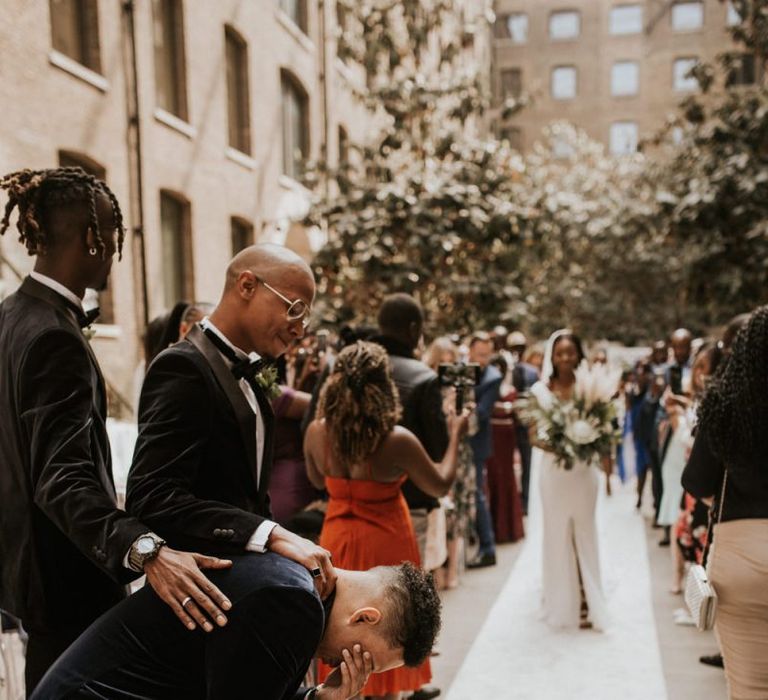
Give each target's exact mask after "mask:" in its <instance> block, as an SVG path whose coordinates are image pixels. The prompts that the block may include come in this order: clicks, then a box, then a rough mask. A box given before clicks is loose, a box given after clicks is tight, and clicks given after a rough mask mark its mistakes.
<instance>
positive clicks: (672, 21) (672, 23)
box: [669, 0, 706, 34]
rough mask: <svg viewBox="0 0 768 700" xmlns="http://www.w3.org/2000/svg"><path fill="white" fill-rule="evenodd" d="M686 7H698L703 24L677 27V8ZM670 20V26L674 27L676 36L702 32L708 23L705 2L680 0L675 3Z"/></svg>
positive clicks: (670, 13)
mask: <svg viewBox="0 0 768 700" xmlns="http://www.w3.org/2000/svg"><path fill="white" fill-rule="evenodd" d="M686 5H691V6H693V5H696V6H698V7H699V8H700V9H701V23H700V24H698V25H696V26H695V27H694V26H689V27H686V26H675V14H676V13H675V8H679V7H683V6H686ZM669 18H670V26H671V27H672V31H673V32H674V33H675V34H685V33H689V32H698V31H701V30H702V29H703V28H704V24H705V23H706V8H705V7H704V2H703V1H702V0H678V1H677V2H675V3H674V4H673V5H672V7H671V8H670V12H669Z"/></svg>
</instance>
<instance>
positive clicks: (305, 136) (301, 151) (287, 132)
mask: <svg viewBox="0 0 768 700" xmlns="http://www.w3.org/2000/svg"><path fill="white" fill-rule="evenodd" d="M280 82H281V87H282V102H283V173H284V174H285V175H288V177H292V178H293V179H294V180H298V179H300V178H301V176H302V175H303V174H304V163H305V161H306V160H307V158H308V157H309V99H308V98H307V93H306V92H304V89H303V88H302V87H301V84H300V83H299V82H298V80H296V78H294V77H293V76H292V75H291V74H290V73H288V72H287V71H281V74H280Z"/></svg>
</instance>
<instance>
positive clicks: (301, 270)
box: [210, 243, 315, 358]
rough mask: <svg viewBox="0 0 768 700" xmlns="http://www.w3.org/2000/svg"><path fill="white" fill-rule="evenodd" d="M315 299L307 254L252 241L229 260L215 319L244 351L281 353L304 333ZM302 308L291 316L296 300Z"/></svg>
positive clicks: (215, 322) (228, 336)
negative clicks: (300, 254) (305, 255)
mask: <svg viewBox="0 0 768 700" xmlns="http://www.w3.org/2000/svg"><path fill="white" fill-rule="evenodd" d="M314 299H315V279H314V277H313V276H312V270H311V269H310V267H309V265H307V263H306V262H304V260H303V259H302V258H301V257H300V256H298V255H297V254H296V253H294V252H293V251H292V250H289V249H288V248H284V247H283V246H279V245H274V244H271V243H260V244H258V245H253V246H250V247H249V248H246V249H245V250H243V251H242V252H240V253H238V254H237V255H236V256H235V257H234V258H233V259H232V262H230V263H229V267H228V268H227V278H226V281H225V284H224V293H223V294H222V296H221V300H220V301H219V304H218V306H217V307H216V309H215V310H214V311H213V313H212V314H211V316H210V318H211V321H212V322H213V324H214V325H215V326H216V327H217V328H218V329H219V330H220V331H221V332H222V333H224V335H225V336H226V337H227V338H228V339H229V341H230V342H231V343H233V344H234V345H236V346H237V347H238V348H240V349H241V350H244V351H245V352H257V353H258V354H259V355H261V356H263V357H271V358H277V357H279V356H280V355H282V354H283V353H284V352H285V351H286V350H287V349H288V347H290V345H291V343H293V342H295V341H296V340H298V339H299V338H301V337H303V335H304V329H305V325H304V322H305V320H306V319H308V318H309V314H310V313H311V308H312V302H313V301H314ZM298 302H301V304H299V306H300V307H301V306H302V305H303V309H304V311H301V310H300V311H299V316H293V317H292V316H291V315H290V311H291V309H293V308H294V306H295V304H297V303H298Z"/></svg>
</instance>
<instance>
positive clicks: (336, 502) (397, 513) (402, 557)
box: [318, 476, 432, 695]
mask: <svg viewBox="0 0 768 700" xmlns="http://www.w3.org/2000/svg"><path fill="white" fill-rule="evenodd" d="M404 481H405V477H404V476H403V477H402V478H401V479H398V480H397V481H394V482H391V483H384V482H381V481H369V480H367V479H344V478H340V477H335V476H327V477H325V487H326V489H327V490H328V495H329V500H328V509H327V511H326V513H325V521H324V522H323V531H322V533H321V534H320V545H321V546H322V547H325V548H326V549H327V550H328V551H329V552H331V554H332V555H333V564H334V566H338V567H339V568H340V569H349V570H351V571H366V570H368V569H370V568H372V567H374V566H393V565H394V566H396V565H398V564H401V563H402V562H404V561H410V562H413V563H414V564H417V565H419V564H420V561H419V548H418V545H417V544H416V535H415V534H414V532H413V525H412V523H411V514H410V512H409V511H408V505H407V504H406V502H405V499H404V498H403V494H402V492H401V491H400V486H401V485H402V483H403V482H404ZM331 670H332V669H331V668H330V667H329V666H326V665H325V664H323V663H322V662H320V663H319V670H318V675H319V679H320V680H321V681H322V680H323V679H325V678H326V676H327V675H328V674H329V673H330V672H331ZM431 678H432V672H431V669H430V666H429V660H427V661H425V662H424V663H423V664H422V665H421V666H419V667H418V668H408V667H407V666H402V667H400V668H396V669H393V670H391V671H385V672H384V673H373V674H371V677H370V678H369V680H368V683H366V685H365V688H363V690H362V692H361V693H360V694H361V695H387V694H388V693H397V692H400V691H404V690H418V689H419V688H421V686H423V685H425V684H426V683H429V681H430V680H431Z"/></svg>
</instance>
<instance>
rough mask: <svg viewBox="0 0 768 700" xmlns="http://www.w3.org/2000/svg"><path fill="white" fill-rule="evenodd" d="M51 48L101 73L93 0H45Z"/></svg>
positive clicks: (97, 24) (97, 27)
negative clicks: (46, 0) (49, 12)
mask: <svg viewBox="0 0 768 700" xmlns="http://www.w3.org/2000/svg"><path fill="white" fill-rule="evenodd" d="M49 7H50V11H51V32H52V35H53V36H52V39H53V48H54V49H56V51H58V52H60V53H63V54H64V55H65V56H68V57H69V58H71V59H72V60H73V61H77V62H78V63H80V64H82V65H84V66H85V67H86V68H90V69H91V70H92V71H95V72H96V73H101V56H100V51H99V11H98V2H97V0H49Z"/></svg>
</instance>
